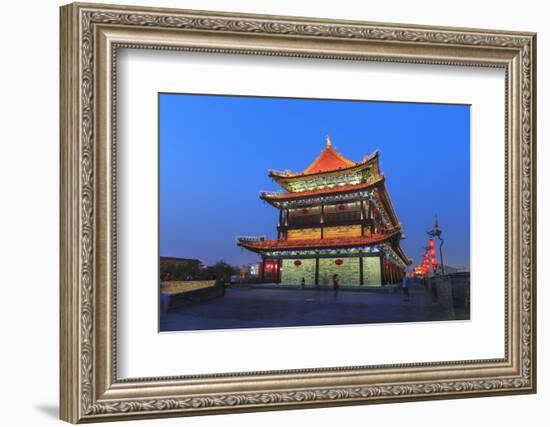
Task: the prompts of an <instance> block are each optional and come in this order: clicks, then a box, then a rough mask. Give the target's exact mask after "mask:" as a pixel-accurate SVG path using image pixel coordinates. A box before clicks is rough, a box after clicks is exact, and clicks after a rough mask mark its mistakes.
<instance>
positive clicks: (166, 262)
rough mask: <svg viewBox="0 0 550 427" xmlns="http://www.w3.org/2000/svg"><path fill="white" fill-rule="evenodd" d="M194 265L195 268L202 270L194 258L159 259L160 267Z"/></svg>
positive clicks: (199, 263)
mask: <svg viewBox="0 0 550 427" xmlns="http://www.w3.org/2000/svg"><path fill="white" fill-rule="evenodd" d="M190 264H192V265H195V266H196V267H197V268H202V266H203V265H202V263H201V262H200V260H198V259H194V258H177V257H170V256H161V257H160V266H161V267H163V266H167V265H190Z"/></svg>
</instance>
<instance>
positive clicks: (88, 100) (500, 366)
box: [60, 4, 536, 423]
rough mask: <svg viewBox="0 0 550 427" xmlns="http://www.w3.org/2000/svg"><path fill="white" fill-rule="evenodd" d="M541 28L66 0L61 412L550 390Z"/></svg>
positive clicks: (120, 413)
mask: <svg viewBox="0 0 550 427" xmlns="http://www.w3.org/2000/svg"><path fill="white" fill-rule="evenodd" d="M535 40H536V37H535V34H533V33H519V32H509V31H496V30H480V29H462V28H438V27H427V26H426V27H423V26H412V25H402V24H381V23H369V22H353V21H331V20H323V19H314V18H296V17H281V16H263V15H243V14H230V13H218V12H204V11H189V10H175V9H158V8H142V7H126V6H110V5H93V4H71V5H67V6H63V7H62V8H61V49H60V51H61V85H60V87H61V95H60V96H61V98H60V99H61V112H60V122H61V124H60V133H61V165H62V172H61V240H60V241H61V283H60V287H61V302H60V307H61V312H60V324H61V335H60V336H61V348H60V372H61V378H60V383H61V418H62V419H63V420H66V421H69V422H72V423H78V422H91V421H111V420H123V419H130V418H154V417H169V416H188V415H201V414H216V413H228V412H244V411H260V410H262V411H263V410H280V409H286V408H288V409H291V408H292V409H295V408H308V407H321V406H330V405H356V404H369V403H385V402H401V401H411V400H430V399H444V398H463V397H479V396H488V395H496V394H520V393H534V392H535V391H536V331H535V326H536V318H535V315H536V299H535V296H536V286H535V278H536V256H535V255H536V254H535V247H536V245H535V243H536V242H535V236H536V218H535V212H536V182H535V176H536V174H535V155H536V150H535V148H536V146H535V130H536V126H535V123H536V116H535V105H536V102H535V82H536V78H535V71H536V62H535V59H536V45H535Z"/></svg>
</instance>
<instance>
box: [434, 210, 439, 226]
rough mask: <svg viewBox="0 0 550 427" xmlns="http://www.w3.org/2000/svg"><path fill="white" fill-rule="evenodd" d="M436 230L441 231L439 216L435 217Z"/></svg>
mask: <svg viewBox="0 0 550 427" xmlns="http://www.w3.org/2000/svg"><path fill="white" fill-rule="evenodd" d="M434 228H435V229H436V230H438V229H439V220H438V218H437V214H436V215H435V222H434Z"/></svg>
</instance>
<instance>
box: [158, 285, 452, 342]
mask: <svg viewBox="0 0 550 427" xmlns="http://www.w3.org/2000/svg"><path fill="white" fill-rule="evenodd" d="M436 320H437V321H439V320H454V318H453V319H450V318H449V315H448V314H447V313H446V311H445V310H444V309H443V307H441V305H440V304H439V303H437V302H432V298H431V295H430V294H429V293H427V292H426V291H425V290H424V289H423V288H421V287H415V288H412V289H411V290H410V300H409V301H404V298H403V294H402V293H376V292H374V293H373V292H361V291H352V290H346V291H339V292H337V293H335V292H333V291H331V290H327V289H317V290H315V289H305V290H300V289H258V288H255V289H254V288H253V289H246V288H240V289H239V288H228V289H227V292H226V294H225V296H224V297H221V298H218V299H214V300H210V301H205V302H201V303H197V304H196V305H191V306H188V307H182V308H178V309H174V310H171V311H169V312H168V313H163V314H162V315H161V319H160V330H161V331H163V332H166V331H187V330H208V329H235V328H266V327H284V326H314V325H345V324H363V323H388V322H392V323H395V322H420V321H436Z"/></svg>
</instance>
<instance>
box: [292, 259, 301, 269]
mask: <svg viewBox="0 0 550 427" xmlns="http://www.w3.org/2000/svg"><path fill="white" fill-rule="evenodd" d="M294 265H295V266H296V267H300V266H301V265H302V261H300V260H299V259H297V260H296V261H294Z"/></svg>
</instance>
